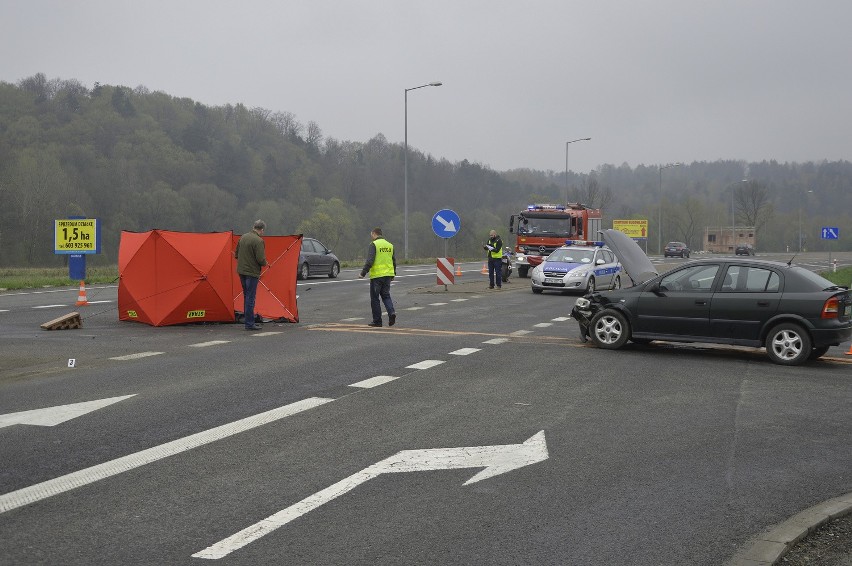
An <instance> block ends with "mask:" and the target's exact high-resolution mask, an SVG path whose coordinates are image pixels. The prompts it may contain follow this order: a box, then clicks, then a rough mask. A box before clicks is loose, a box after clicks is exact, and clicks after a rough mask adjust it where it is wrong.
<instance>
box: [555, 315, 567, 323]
mask: <svg viewBox="0 0 852 566" xmlns="http://www.w3.org/2000/svg"><path fill="white" fill-rule="evenodd" d="M551 320H552V321H553V322H565V321H566V320H571V317H570V316H558V317H556V318H553V319H551Z"/></svg>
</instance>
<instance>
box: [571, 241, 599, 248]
mask: <svg viewBox="0 0 852 566" xmlns="http://www.w3.org/2000/svg"><path fill="white" fill-rule="evenodd" d="M565 245H566V246H595V247H598V248H602V247H604V246H605V245H606V244H605V243H604V242H593V241H591V240H565Z"/></svg>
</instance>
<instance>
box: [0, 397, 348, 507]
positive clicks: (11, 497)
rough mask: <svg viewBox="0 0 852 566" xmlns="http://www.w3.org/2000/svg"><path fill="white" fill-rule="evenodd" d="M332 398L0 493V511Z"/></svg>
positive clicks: (298, 404)
mask: <svg viewBox="0 0 852 566" xmlns="http://www.w3.org/2000/svg"><path fill="white" fill-rule="evenodd" d="M332 401H334V399H326V398H323V397H309V398H308V399H303V400H302V401H296V402H295V403H290V404H289V405H284V406H283V407H278V408H277V409H272V410H271V411H266V412H265V413H260V414H257V415H252V416H250V417H246V418H244V419H240V420H238V421H234V422H232V423H228V424H224V425H221V426H217V427H215V428H211V429H209V430H205V431H202V432H199V433H196V434H192V435H190V436H185V437H183V438H179V439H177V440H173V441H171V442H167V443H165V444H161V445H159V446H154V447H153V448H148V449H146V450H142V451H141V452H136V453H135V454H128V455H127V456H122V457H121V458H116V459H115V460H110V461H109V462H105V463H103V464H98V465H97V466H92V467H90V468H86V469H84V470H80V471H78V472H73V473H70V474H66V475H64V476H60V477H58V478H55V479H52V480H48V481H45V482H41V483H37V484H35V485H31V486H29V487H25V488H23V489H19V490H17V491H12V492H10V493H6V494H4V495H0V513H5V512H6V511H11V510H12V509H17V508H18V507H23V506H25V505H29V504H30V503H35V502H37V501H41V500H42V499H47V498H48V497H52V496H54V495H59V494H60V493H64V492H66V491H70V490H72V489H75V488H78V487H82V486H84V485H88V484H90V483H94V482H96V481H98V480H102V479H106V478H109V477H111V476H115V475H118V474H121V473H123V472H127V471H130V470H133V469H135V468H139V467H140V466H144V465H145V464H150V463H152V462H156V461H157V460H162V459H163V458H168V457H169V456H174V455H175V454H180V453H181V452H186V451H187V450H192V449H193V448H198V447H199V446H204V445H205V444H209V443H211V442H215V441H217V440H222V439H223V438H228V437H229V436H233V435H235V434H239V433H241V432H245V431H247V430H251V429H253V428H257V427H259V426H262V425H265V424H268V423H271V422H275V421H277V420H280V419H283V418H285V417H289V416H292V415H295V414H297V413H301V412H302V411H307V410H309V409H313V408H315V407H319V406H320V405H324V404H326V403H330V402H332Z"/></svg>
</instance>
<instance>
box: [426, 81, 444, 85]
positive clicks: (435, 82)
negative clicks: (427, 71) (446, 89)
mask: <svg viewBox="0 0 852 566" xmlns="http://www.w3.org/2000/svg"><path fill="white" fill-rule="evenodd" d="M442 84H444V83H442V82H441V81H434V82H431V83H429V86H441V85H442Z"/></svg>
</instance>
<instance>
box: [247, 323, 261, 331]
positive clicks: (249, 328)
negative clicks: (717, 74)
mask: <svg viewBox="0 0 852 566" xmlns="http://www.w3.org/2000/svg"><path fill="white" fill-rule="evenodd" d="M246 330H263V329H262V328H261V327H259V326H258V325H256V324H255V325H252V326H246Z"/></svg>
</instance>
